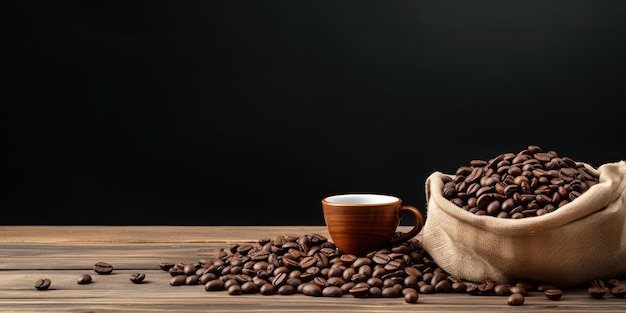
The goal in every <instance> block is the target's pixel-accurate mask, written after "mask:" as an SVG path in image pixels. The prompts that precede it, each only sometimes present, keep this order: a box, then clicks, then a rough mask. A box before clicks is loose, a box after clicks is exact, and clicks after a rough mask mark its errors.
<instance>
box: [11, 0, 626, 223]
mask: <svg viewBox="0 0 626 313" xmlns="http://www.w3.org/2000/svg"><path fill="white" fill-rule="evenodd" d="M3 6H4V7H5V9H3V11H5V12H8V13H9V15H10V18H9V19H8V20H6V19H5V20H4V24H5V26H4V27H3V30H4V32H5V33H4V35H3V48H2V49H1V50H2V51H1V52H0V53H1V55H0V56H1V57H2V68H3V69H2V72H3V76H5V79H4V81H5V82H4V83H3V98H4V100H3V105H2V120H3V123H2V127H3V133H4V136H3V137H4V139H3V140H2V145H3V149H2V151H3V152H2V155H3V157H4V160H5V161H4V162H3V165H4V166H3V169H2V171H1V172H0V173H1V174H0V177H1V178H2V180H3V181H4V185H5V187H3V189H2V193H1V197H0V207H1V208H2V212H3V217H2V218H1V219H0V221H1V223H2V224H120V225H126V224H127V225H140V224H178V225H323V223H324V221H323V217H322V214H321V207H320V199H321V198H322V197H323V196H325V195H329V194H335V193H343V192H379V193H389V194H394V195H397V196H400V197H402V198H403V199H404V200H405V203H407V204H412V205H415V206H417V207H419V208H420V209H422V210H424V209H425V203H424V202H425V194H424V183H425V180H426V178H427V177H428V175H429V174H430V173H432V172H433V171H443V172H449V173H452V172H454V171H455V170H456V169H457V168H458V167H459V166H461V165H465V164H467V163H469V161H470V160H471V159H489V158H491V157H494V156H496V155H498V154H500V153H504V152H519V151H520V150H523V149H525V148H526V147H527V146H528V145H531V144H533V145H539V146H541V147H542V148H543V149H544V150H554V151H557V152H558V153H559V154H560V155H562V156H569V157H571V158H573V159H575V160H578V161H584V162H588V163H590V164H592V165H594V166H599V165H601V164H603V163H607V162H615V161H619V160H622V159H625V158H626V144H625V141H624V137H623V135H624V131H625V130H626V127H625V126H624V118H623V116H624V115H623V113H622V112H621V110H622V106H621V105H622V104H623V103H625V100H626V99H625V93H624V87H625V83H626V77H625V74H624V73H626V58H625V56H626V43H625V40H626V18H625V16H626V2H625V1H452V2H451V1H431V2H418V1H392V2H389V1H372V2H370V1H250V2H245V1H244V2H240V1H121V2H115V1H8V2H4V3H3ZM5 14H6V13H5Z"/></svg>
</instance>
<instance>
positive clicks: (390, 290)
mask: <svg viewBox="0 0 626 313" xmlns="http://www.w3.org/2000/svg"><path fill="white" fill-rule="evenodd" d="M382 292H383V293H382V295H383V297H385V298H397V297H400V296H402V293H401V292H399V291H398V289H397V288H394V287H385V288H383V290H382Z"/></svg>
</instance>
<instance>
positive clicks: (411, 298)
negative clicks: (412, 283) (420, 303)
mask: <svg viewBox="0 0 626 313" xmlns="http://www.w3.org/2000/svg"><path fill="white" fill-rule="evenodd" d="M418 299H419V294H418V293H417V291H415V289H413V291H411V292H406V293H404V302H406V303H417V300H418Z"/></svg>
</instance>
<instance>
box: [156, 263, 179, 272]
mask: <svg viewBox="0 0 626 313" xmlns="http://www.w3.org/2000/svg"><path fill="white" fill-rule="evenodd" d="M174 265H175V264H174V263H172V262H162V263H160V264H159V267H160V268H161V269H162V270H164V271H169V269H170V268H172V267H174Z"/></svg>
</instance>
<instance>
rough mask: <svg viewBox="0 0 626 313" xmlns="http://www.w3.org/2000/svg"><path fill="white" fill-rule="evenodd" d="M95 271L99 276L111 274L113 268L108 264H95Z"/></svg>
mask: <svg viewBox="0 0 626 313" xmlns="http://www.w3.org/2000/svg"><path fill="white" fill-rule="evenodd" d="M93 270H94V271H95V272H96V273H98V274H111V272H113V266H112V265H111V264H109V263H106V262H97V263H96V264H94V266H93Z"/></svg>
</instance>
